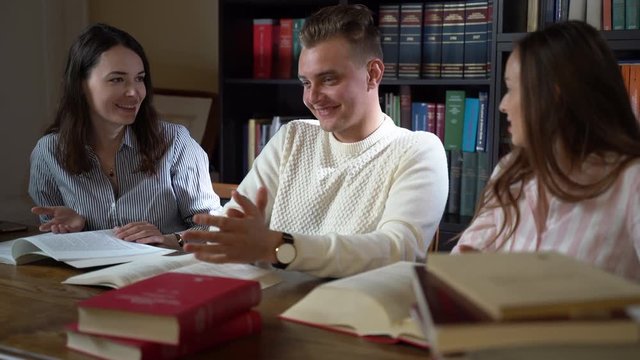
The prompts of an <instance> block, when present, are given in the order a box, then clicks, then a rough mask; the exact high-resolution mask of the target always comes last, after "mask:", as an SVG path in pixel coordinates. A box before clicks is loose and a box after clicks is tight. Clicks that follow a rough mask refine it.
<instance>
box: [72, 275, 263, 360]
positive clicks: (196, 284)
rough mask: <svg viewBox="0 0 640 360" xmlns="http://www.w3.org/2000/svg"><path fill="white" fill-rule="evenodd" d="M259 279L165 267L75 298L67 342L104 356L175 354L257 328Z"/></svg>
mask: <svg viewBox="0 0 640 360" xmlns="http://www.w3.org/2000/svg"><path fill="white" fill-rule="evenodd" d="M261 295H262V293H261V289H260V283H259V282H258V281H253V280H243V279H233V278H225V277H217V276H207V275H196V274H186V273H176V272H167V273H163V274H161V275H156V276H154V277H150V278H147V279H145V280H141V281H138V282H135V283H133V284H131V285H128V286H125V287H122V288H119V289H115V290H110V291H107V292H104V293H102V294H99V295H96V296H94V297H91V298H89V299H86V300H83V301H80V302H79V303H78V321H77V322H76V323H71V324H69V325H68V326H67V347H69V348H70V349H73V350H76V351H80V352H83V353H86V354H90V355H93V356H97V357H99V358H103V359H118V360H120V359H176V358H181V357H184V356H187V355H189V354H194V353H197V352H200V351H202V350H205V349H208V348H211V347H214V346H216V345H220V344H223V343H225V342H228V341H232V340H234V339H238V338H242V337H246V336H250V335H252V334H256V333H258V332H260V330H261V328H262V321H261V316H260V313H259V312H257V311H255V310H253V307H255V306H257V305H258V304H259V302H260V299H261Z"/></svg>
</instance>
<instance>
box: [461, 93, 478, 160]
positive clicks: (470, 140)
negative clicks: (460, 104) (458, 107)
mask: <svg viewBox="0 0 640 360" xmlns="http://www.w3.org/2000/svg"><path fill="white" fill-rule="evenodd" d="M479 113H480V101H479V100H478V99H475V98H466V99H464V122H463V125H462V126H463V128H462V151H466V152H475V151H476V136H477V134H478V118H479V115H478V114H479Z"/></svg>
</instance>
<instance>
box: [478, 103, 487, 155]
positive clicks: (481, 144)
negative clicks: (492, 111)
mask: <svg viewBox="0 0 640 360" xmlns="http://www.w3.org/2000/svg"><path fill="white" fill-rule="evenodd" d="M478 101H479V105H480V109H479V110H478V132H477V135H476V151H487V137H488V136H487V134H488V131H487V130H488V126H489V94H488V93H487V92H486V91H480V92H479V93H478Z"/></svg>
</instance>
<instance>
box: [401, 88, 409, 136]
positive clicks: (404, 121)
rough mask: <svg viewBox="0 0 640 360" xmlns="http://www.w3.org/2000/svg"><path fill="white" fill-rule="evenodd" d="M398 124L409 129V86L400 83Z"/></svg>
mask: <svg viewBox="0 0 640 360" xmlns="http://www.w3.org/2000/svg"><path fill="white" fill-rule="evenodd" d="M400 126H402V127H403V128H405V129H411V86H409V85H400Z"/></svg>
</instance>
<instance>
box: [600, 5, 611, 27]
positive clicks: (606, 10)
mask: <svg viewBox="0 0 640 360" xmlns="http://www.w3.org/2000/svg"><path fill="white" fill-rule="evenodd" d="M612 19H613V18H612V12H611V0H602V30H605V31H609V30H613V26H612V22H611V21H612Z"/></svg>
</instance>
